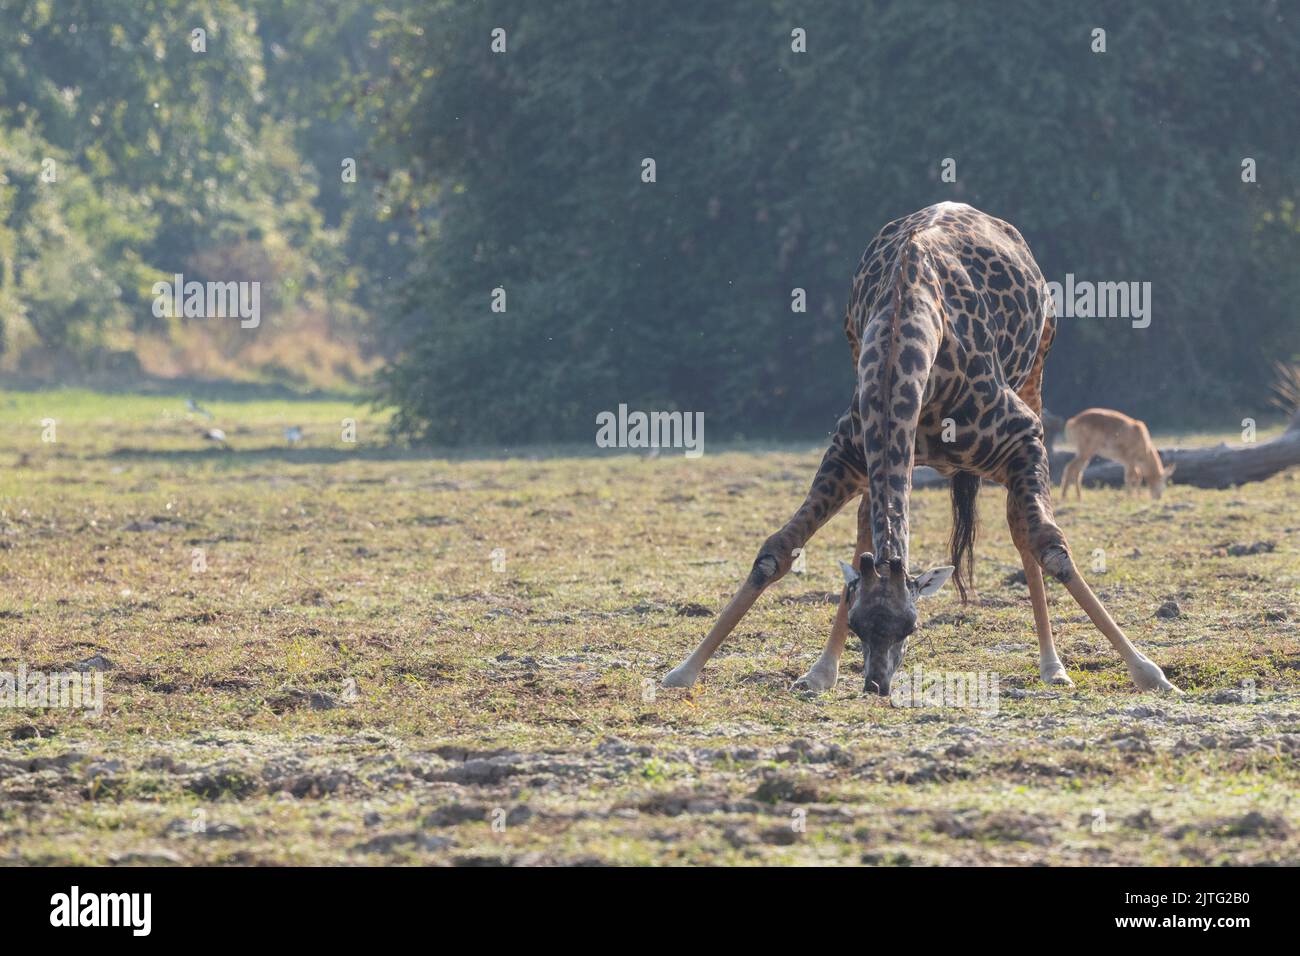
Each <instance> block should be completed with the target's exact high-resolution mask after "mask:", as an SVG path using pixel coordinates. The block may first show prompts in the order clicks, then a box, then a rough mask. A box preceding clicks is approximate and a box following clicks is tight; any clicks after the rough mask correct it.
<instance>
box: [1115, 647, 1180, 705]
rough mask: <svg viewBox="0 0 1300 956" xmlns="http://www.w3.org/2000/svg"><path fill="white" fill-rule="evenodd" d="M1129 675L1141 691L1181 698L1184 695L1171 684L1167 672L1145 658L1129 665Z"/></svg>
mask: <svg viewBox="0 0 1300 956" xmlns="http://www.w3.org/2000/svg"><path fill="white" fill-rule="evenodd" d="M1128 673H1129V676H1130V677H1132V678H1133V683H1135V684H1137V685H1138V688H1139V689H1140V690H1161V691H1165V692H1167V693H1172V694H1178V695H1179V696H1181V695H1182V693H1183V692H1182V691H1181V690H1179V689H1178V688H1177V687H1175V686H1174V685H1173V684H1171V683H1169V678H1167V677H1165V672H1164V671H1162V670H1161V669H1160V668H1159V666H1157V665H1156V664H1155V663H1154V662H1153V661H1150V660H1148V659H1147V658H1145V657H1140V658H1138V659H1137V660H1135V661H1134V662H1133V663H1131V664H1129V668H1128Z"/></svg>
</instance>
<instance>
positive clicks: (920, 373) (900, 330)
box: [858, 236, 943, 567]
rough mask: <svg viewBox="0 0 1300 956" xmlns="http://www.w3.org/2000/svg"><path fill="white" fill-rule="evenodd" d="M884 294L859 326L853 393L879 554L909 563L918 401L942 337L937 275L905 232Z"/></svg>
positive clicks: (922, 250)
mask: <svg viewBox="0 0 1300 956" xmlns="http://www.w3.org/2000/svg"><path fill="white" fill-rule="evenodd" d="M891 286H892V288H891V289H890V293H889V296H888V297H887V298H886V299H884V301H882V302H881V303H880V304H881V306H883V308H880V309H879V310H878V311H877V313H876V314H875V315H874V316H873V317H872V319H871V320H870V321H869V322H868V323H867V325H866V327H865V328H864V330H863V333H864V334H863V349H862V353H861V357H860V359H859V362H858V393H859V402H860V411H861V416H862V424H863V436H864V441H863V445H864V452H865V457H866V463H867V474H868V476H869V486H870V493H871V531H872V540H873V541H874V542H875V547H876V553H877V557H878V558H882V559H887V558H893V557H897V558H901V559H902V560H903V563H904V567H906V566H907V562H908V543H909V541H910V522H909V499H910V497H911V491H912V465H913V460H914V458H915V449H916V430H917V424H918V422H919V420H920V417H921V406H922V403H923V401H924V396H925V393H926V384H927V382H928V381H929V377H930V369H931V367H932V366H933V365H934V361H935V356H936V355H937V354H938V351H939V345H940V343H941V341H942V337H943V324H942V316H941V312H940V302H942V299H941V298H940V297H939V293H938V282H937V278H936V277H935V276H934V273H933V269H932V267H931V266H930V265H929V263H928V261H927V257H926V255H925V251H924V248H923V247H922V245H921V244H920V243H919V242H917V241H916V240H915V239H914V238H913V237H910V236H909V237H908V238H907V239H906V240H904V242H903V243H902V245H901V248H900V250H899V254H898V259H897V265H896V268H895V274H894V276H893V281H892V283H891Z"/></svg>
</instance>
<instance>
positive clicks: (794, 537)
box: [663, 202, 1178, 697]
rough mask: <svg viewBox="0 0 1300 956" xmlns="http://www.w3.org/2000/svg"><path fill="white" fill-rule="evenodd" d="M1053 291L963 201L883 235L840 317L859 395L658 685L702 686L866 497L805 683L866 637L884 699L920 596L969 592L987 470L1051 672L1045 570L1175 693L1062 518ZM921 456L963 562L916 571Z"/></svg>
mask: <svg viewBox="0 0 1300 956" xmlns="http://www.w3.org/2000/svg"><path fill="white" fill-rule="evenodd" d="M1045 290H1046V285H1045V283H1044V280H1043V274H1042V272H1040V271H1039V268H1038V264H1037V263H1036V262H1034V257H1033V255H1032V253H1031V252H1030V251H1029V246H1028V245H1027V244H1026V243H1025V240H1024V238H1023V237H1022V236H1021V235H1020V233H1019V232H1018V231H1017V230H1016V228H1015V227H1014V226H1012V225H1010V224H1009V223H1005V222H1003V221H1001V220H1000V219H994V218H993V217H992V216H990V215H987V214H986V213H983V212H980V211H979V210H978V209H973V208H971V207H970V206H967V205H964V204H962V203H951V202H944V203H939V204H938V205H935V206H929V207H927V208H925V209H922V210H920V211H918V212H915V213H912V214H911V215H910V216H907V217H905V218H902V219H898V220H895V221H894V222H891V223H890V224H889V225H887V226H885V227H884V228H883V229H882V230H880V232H879V233H877V235H876V237H875V239H873V240H872V241H871V244H870V245H868V246H867V250H866V252H864V253H863V255H862V260H861V262H860V263H859V265H858V270H857V273H856V274H855V276H854V279H853V287H852V292H851V295H850V298H849V305H848V310H847V313H846V315H845V320H844V331H845V334H846V336H847V337H848V340H849V347H850V349H851V351H852V353H853V367H854V371H855V373H856V374H855V387H854V391H853V398H852V400H851V401H850V403H849V407H848V409H847V410H846V411H845V412H844V414H843V415H841V416H840V419H839V422H838V423H837V425H836V428H835V433H834V435H833V436H832V438H831V443H830V447H829V448H828V449H827V451H826V454H825V455H824V456H823V458H822V462H821V465H820V467H819V468H818V469H817V474H816V476H815V477H814V478H813V481H812V488H811V489H810V490H809V492H808V495H807V497H806V498H805V499H804V502H803V504H802V505H800V507H799V509H798V510H797V511H796V512H795V513H794V515H793V516H792V517H791V518H790V520H789V521H787V522H786V523H785V525H784V526H783V527H782V528H781V529H780V530H778V531H777V532H776V533H774V534H772V535H771V536H770V537H769V538H768V539H767V540H766V541H765V542H764V543H763V544H762V545H761V546H760V547H759V550H758V555H757V557H755V559H754V564H753V567H752V569H751V570H750V572H749V575H748V577H747V578H746V579H745V580H744V581H743V582H742V584H741V585H740V588H739V589H738V590H737V591H736V593H735V595H734V596H733V597H732V599H731V601H730V602H729V603H728V604H727V606H726V607H725V608H723V610H722V612H721V613H720V614H719V615H718V618H717V620H716V621H715V622H714V624H713V627H712V628H710V630H709V633H708V634H707V635H705V637H704V639H703V640H702V641H701V642H700V644H699V646H698V647H696V649H695V650H694V651H693V652H692V653H691V654H690V656H689V657H687V658H686V660H684V661H682V663H681V664H679V665H678V666H677V667H675V668H674V669H673V670H672V671H670V672H669V673H668V674H667V675H666V676H665V677H664V680H663V683H664V686H666V687H690V686H691V685H692V684H694V683H695V681H696V678H698V677H699V674H700V671H701V670H702V669H703V668H704V665H705V663H706V662H707V661H708V660H709V658H710V657H711V656H712V655H713V654H714V652H715V651H717V649H718V647H719V646H720V645H721V644H722V642H723V641H724V640H725V639H726V638H727V635H728V634H730V633H731V632H732V630H733V629H734V628H735V627H736V625H737V624H738V623H739V622H740V619H741V618H742V617H744V615H745V613H746V612H747V611H748V610H749V608H750V607H751V606H752V605H753V603H754V601H756V600H757V599H758V597H759V595H760V594H762V593H763V592H764V591H765V590H766V589H767V588H768V587H770V586H771V584H772V583H773V582H774V581H777V580H779V579H780V578H781V577H783V576H784V575H785V573H786V572H787V571H789V570H790V567H791V565H792V563H793V560H794V554H795V552H796V551H797V550H798V549H801V548H803V547H804V545H805V544H806V543H807V541H808V540H809V539H810V538H811V537H812V536H813V535H814V534H815V533H816V532H817V530H818V529H819V528H821V527H822V526H823V525H825V524H826V522H827V521H829V520H830V519H831V517H832V516H833V515H834V514H835V513H836V512H837V511H839V510H840V509H841V508H842V507H843V506H844V505H845V504H847V503H848V502H849V501H851V500H853V499H854V498H855V497H858V496H861V501H860V503H859V505H858V540H857V547H856V548H855V549H854V552H853V553H854V563H853V565H852V566H849V567H848V568H847V569H846V570H845V581H844V585H843V590H842V591H841V592H840V602H839V608H838V609H837V611H836V613H835V623H834V624H832V626H831V634H830V638H829V640H828V641H827V643H826V648H825V650H823V651H822V654H821V657H820V658H818V660H817V661H816V663H814V664H813V665H812V667H811V668H810V669H809V671H808V672H807V673H806V674H804V675H803V677H801V678H799V680H798V681H796V682H795V687H796V688H806V689H808V690H812V691H824V690H829V689H831V688H832V687H834V686H835V682H836V680H837V678H838V675H839V661H840V656H841V654H842V653H843V651H844V644H845V641H846V639H847V637H848V634H849V632H850V631H852V632H853V634H855V635H856V636H857V638H858V640H859V641H860V642H861V644H862V656H863V692H864V693H876V694H880V695H881V696H885V697H887V696H889V688H890V682H891V681H892V679H893V676H894V673H895V672H896V671H897V669H898V667H899V666H900V665H901V663H902V660H903V654H904V652H905V650H906V648H907V639H908V637H909V636H910V635H911V634H912V632H913V631H914V630H915V629H916V624H917V610H916V604H917V601H918V600H919V599H921V598H924V597H926V596H928V595H930V594H932V593H934V592H935V591H937V590H939V588H941V587H942V586H943V585H944V583H945V582H947V581H948V579H949V578H950V577H953V578H955V582H956V587H957V589H958V590H959V591H960V592H961V596H962V599H963V600H965V599H966V596H967V586H968V584H969V581H970V572H971V565H972V563H973V558H972V553H973V552H972V549H973V545H974V540H975V517H976V509H975V498H976V495H977V494H978V492H979V489H980V485H981V483H982V482H983V481H985V480H988V481H993V482H996V483H998V484H1000V485H1002V486H1004V487H1005V488H1006V489H1007V523H1008V525H1009V526H1010V529H1011V537H1012V540H1013V541H1014V542H1015V545H1016V549H1017V550H1018V551H1019V552H1020V557H1021V561H1022V563H1023V564H1024V568H1025V580H1026V582H1027V584H1028V586H1029V599H1030V604H1031V605H1032V607H1033V612H1034V624H1035V627H1036V629H1037V632H1038V646H1039V675H1040V676H1041V677H1042V679H1043V681H1044V682H1046V683H1048V684H1062V685H1069V684H1072V683H1073V681H1071V680H1070V677H1069V675H1068V674H1067V673H1066V671H1065V666H1064V665H1063V664H1062V663H1061V659H1060V658H1059V657H1058V656H1057V653H1056V646H1055V644H1054V643H1053V640H1052V625H1051V618H1050V616H1049V614H1048V610H1047V591H1046V588H1045V586H1044V583H1043V572H1044V571H1046V572H1047V573H1048V574H1050V575H1051V576H1052V577H1054V578H1056V580H1058V581H1060V582H1061V583H1062V584H1063V585H1065V588H1066V590H1067V591H1069V593H1070V597H1072V598H1073V599H1074V600H1075V602H1076V603H1078V605H1079V606H1080V607H1081V608H1082V609H1083V610H1084V612H1085V613H1086V614H1087V615H1088V617H1089V618H1090V619H1091V620H1092V623H1093V624H1094V625H1095V626H1096V627H1097V629H1098V630H1099V631H1101V632H1102V634H1104V635H1105V636H1106V638H1107V640H1109V641H1110V643H1111V646H1112V647H1114V648H1115V650H1116V651H1117V652H1118V653H1119V655H1120V657H1122V658H1123V659H1124V662H1125V664H1126V665H1127V666H1128V672H1129V676H1130V677H1131V678H1132V679H1133V682H1134V683H1135V684H1137V686H1138V687H1139V688H1141V689H1143V690H1164V691H1171V692H1175V693H1177V692H1178V691H1177V688H1175V687H1174V686H1173V685H1172V684H1171V683H1170V682H1169V681H1168V679H1167V678H1166V677H1165V675H1164V672H1163V671H1162V670H1161V669H1160V667H1159V666H1158V665H1156V664H1155V663H1154V662H1152V661H1151V660H1149V659H1148V658H1147V657H1146V656H1145V655H1143V654H1142V652H1141V651H1139V650H1138V649H1137V648H1136V647H1134V646H1133V644H1132V643H1131V642H1130V641H1129V639H1128V637H1126V636H1125V634H1124V632H1123V631H1122V630H1120V627H1119V625H1118V624H1116V623H1115V621H1114V620H1113V619H1112V618H1111V616H1110V613H1109V612H1108V611H1107V610H1106V608H1105V606H1104V605H1103V604H1102V603H1101V601H1100V600H1099V599H1098V598H1097V596H1096V595H1095V594H1094V593H1093V591H1092V589H1091V588H1090V587H1088V584H1087V582H1086V581H1085V580H1084V579H1083V575H1081V574H1080V573H1079V569H1078V568H1077V567H1076V566H1075V563H1074V560H1073V558H1072V557H1071V556H1070V548H1069V545H1068V543H1067V542H1066V540H1065V535H1064V534H1063V533H1062V532H1061V529H1060V528H1059V527H1057V525H1056V521H1055V520H1054V517H1053V512H1052V486H1051V477H1050V475H1049V473H1048V460H1047V449H1046V448H1045V447H1044V445H1043V425H1042V421H1041V420H1040V415H1041V414H1042V408H1043V402H1042V381H1043V363H1044V361H1045V360H1046V358H1047V352H1048V350H1049V349H1050V348H1051V345H1052V339H1053V337H1054V336H1055V334H1056V316H1055V310H1054V308H1053V302H1052V298H1051V296H1050V295H1049V294H1047V293H1046V291H1045ZM917 463H924V464H928V465H930V466H932V467H933V468H935V469H936V470H937V471H939V472H940V473H941V474H944V475H947V476H948V477H949V479H950V481H951V490H952V506H953V507H952V511H953V530H952V541H951V549H950V550H951V553H952V564H951V565H943V566H940V567H936V568H931V569H930V570H928V571H925V572H924V573H921V574H916V573H913V571H912V570H911V568H910V567H909V561H908V550H909V538H910V534H909V524H908V517H909V499H910V496H911V490H912V467H913V465H914V464H917ZM873 551H874V552H876V553H875V554H873V553H872V552H873Z"/></svg>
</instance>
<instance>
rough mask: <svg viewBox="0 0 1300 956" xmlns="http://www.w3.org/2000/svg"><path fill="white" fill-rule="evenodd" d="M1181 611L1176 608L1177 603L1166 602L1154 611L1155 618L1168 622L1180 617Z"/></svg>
mask: <svg viewBox="0 0 1300 956" xmlns="http://www.w3.org/2000/svg"><path fill="white" fill-rule="evenodd" d="M1182 615H1183V609H1182V608H1181V607H1179V606H1178V602H1177V601H1166V602H1165V603H1164V604H1162V605H1160V607H1159V608H1158V609H1157V610H1156V617H1160V618H1164V619H1165V620H1170V619H1172V618H1175V617H1182Z"/></svg>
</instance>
